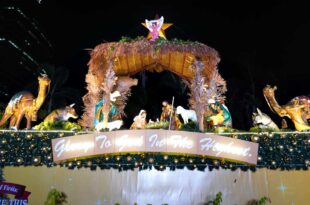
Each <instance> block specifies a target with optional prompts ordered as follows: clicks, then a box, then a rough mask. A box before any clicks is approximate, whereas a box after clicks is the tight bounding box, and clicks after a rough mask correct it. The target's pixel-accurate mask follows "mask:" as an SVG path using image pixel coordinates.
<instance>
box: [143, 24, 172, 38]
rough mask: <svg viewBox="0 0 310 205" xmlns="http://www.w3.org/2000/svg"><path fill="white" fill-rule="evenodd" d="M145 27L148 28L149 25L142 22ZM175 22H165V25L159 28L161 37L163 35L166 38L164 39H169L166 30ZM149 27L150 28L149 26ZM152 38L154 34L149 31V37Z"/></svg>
mask: <svg viewBox="0 0 310 205" xmlns="http://www.w3.org/2000/svg"><path fill="white" fill-rule="evenodd" d="M141 24H142V25H143V26H144V27H145V28H147V26H146V24H145V23H141ZM172 25H173V24H172V23H163V25H162V27H161V28H160V30H159V33H158V35H159V36H160V37H162V38H164V39H166V40H167V38H166V35H165V30H166V29H167V28H169V27H170V26H172ZM147 29H148V28H147ZM151 38H152V34H151V32H149V34H148V35H147V39H151Z"/></svg>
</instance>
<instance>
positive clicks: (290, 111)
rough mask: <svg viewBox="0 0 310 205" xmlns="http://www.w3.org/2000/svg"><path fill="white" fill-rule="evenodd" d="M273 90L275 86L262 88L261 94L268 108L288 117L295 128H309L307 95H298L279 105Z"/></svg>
mask: <svg viewBox="0 0 310 205" xmlns="http://www.w3.org/2000/svg"><path fill="white" fill-rule="evenodd" d="M275 90H277V87H276V86H274V87H271V86H269V85H267V86H266V87H265V88H264V89H263V94H264V96H265V98H266V101H267V103H268V105H269V107H270V109H271V110H272V111H273V112H275V113H277V114H278V115H279V116H280V117H288V118H290V119H291V120H292V121H293V123H294V125H295V128H296V130H298V131H304V130H310V126H309V123H308V120H309V119H310V98H309V97H307V96H298V97H295V98H293V99H292V100H291V101H289V102H288V103H287V104H286V105H279V104H278V102H277V100H276V99H275Z"/></svg>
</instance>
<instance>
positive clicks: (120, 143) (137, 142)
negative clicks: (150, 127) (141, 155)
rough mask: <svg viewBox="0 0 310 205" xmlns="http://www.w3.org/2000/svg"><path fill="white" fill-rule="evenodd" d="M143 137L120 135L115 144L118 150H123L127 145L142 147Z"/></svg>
mask: <svg viewBox="0 0 310 205" xmlns="http://www.w3.org/2000/svg"><path fill="white" fill-rule="evenodd" d="M143 139H144V138H143V136H140V137H138V138H136V137H134V138H129V135H122V136H121V137H120V138H118V139H117V140H116V142H115V145H116V146H117V147H119V148H118V150H119V151H123V150H124V149H125V148H127V147H142V145H143Z"/></svg>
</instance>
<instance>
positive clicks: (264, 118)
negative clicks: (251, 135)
mask: <svg viewBox="0 0 310 205" xmlns="http://www.w3.org/2000/svg"><path fill="white" fill-rule="evenodd" d="M256 110H257V113H255V112H254V113H253V115H252V120H253V125H254V126H256V125H258V127H259V128H262V129H264V128H265V129H266V128H269V129H275V130H278V129H279V127H278V126H277V124H276V123H274V122H273V121H272V119H271V118H270V117H269V116H268V115H267V114H265V113H263V112H262V111H260V109H258V108H257V109H256Z"/></svg>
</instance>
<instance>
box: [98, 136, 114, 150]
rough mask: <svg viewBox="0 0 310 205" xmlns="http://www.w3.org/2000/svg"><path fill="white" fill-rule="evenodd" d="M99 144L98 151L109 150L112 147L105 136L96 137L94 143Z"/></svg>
mask: <svg viewBox="0 0 310 205" xmlns="http://www.w3.org/2000/svg"><path fill="white" fill-rule="evenodd" d="M98 141H99V142H100V141H101V144H100V146H99V148H100V149H104V148H109V147H111V146H112V142H111V140H109V139H108V137H107V136H106V135H99V136H97V137H96V142H98Z"/></svg>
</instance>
